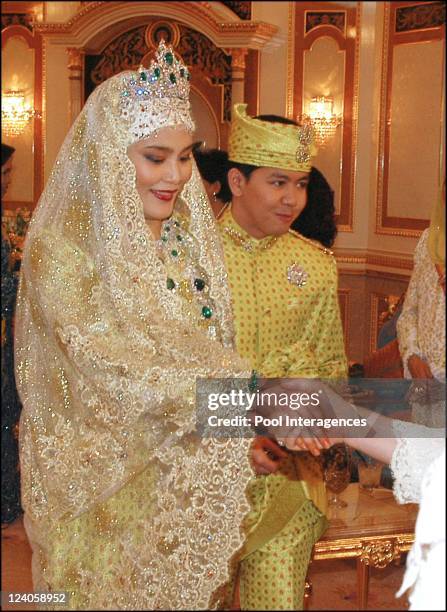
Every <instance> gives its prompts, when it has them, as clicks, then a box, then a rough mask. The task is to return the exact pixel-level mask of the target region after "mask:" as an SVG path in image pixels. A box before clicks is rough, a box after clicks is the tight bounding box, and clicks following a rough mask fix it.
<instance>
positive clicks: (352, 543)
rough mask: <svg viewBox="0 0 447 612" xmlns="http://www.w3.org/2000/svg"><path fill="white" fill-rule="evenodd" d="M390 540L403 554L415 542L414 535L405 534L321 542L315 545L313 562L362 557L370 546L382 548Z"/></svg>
mask: <svg viewBox="0 0 447 612" xmlns="http://www.w3.org/2000/svg"><path fill="white" fill-rule="evenodd" d="M390 539H392V540H394V541H395V542H396V546H398V547H399V550H400V552H401V553H403V552H408V551H409V550H410V548H411V547H412V545H413V542H414V534H413V533H408V532H403V533H397V534H395V535H392V536H390V535H384V536H367V537H358V538H346V539H344V538H339V539H336V540H329V541H327V542H325V541H324V540H320V541H318V542H316V543H315V546H314V550H313V556H312V560H313V561H319V560H322V559H346V558H352V557H361V556H362V554H364V551H365V550H366V549H367V547H368V546H376V547H378V546H380V545H381V543H382V542H384V541H385V542H388V541H389V540H390Z"/></svg>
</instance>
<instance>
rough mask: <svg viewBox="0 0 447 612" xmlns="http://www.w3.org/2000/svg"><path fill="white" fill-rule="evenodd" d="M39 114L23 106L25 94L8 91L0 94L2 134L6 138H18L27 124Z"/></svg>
mask: <svg viewBox="0 0 447 612" xmlns="http://www.w3.org/2000/svg"><path fill="white" fill-rule="evenodd" d="M38 116H39V114H38V113H37V112H36V111H35V110H34V109H32V108H30V107H29V106H28V105H26V104H25V93H24V92H23V91H19V90H12V89H10V90H8V91H6V92H4V93H3V94H2V132H4V133H5V134H6V135H7V136H12V137H14V136H19V135H20V134H22V133H23V132H24V131H25V129H26V127H27V125H28V123H29V122H30V121H31V119H33V118H34V117H38Z"/></svg>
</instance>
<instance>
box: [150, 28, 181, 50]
mask: <svg viewBox="0 0 447 612" xmlns="http://www.w3.org/2000/svg"><path fill="white" fill-rule="evenodd" d="M160 27H164V28H165V29H166V30H168V32H170V33H171V35H172V40H170V41H166V43H167V44H169V45H171V46H172V47H173V48H174V49H175V48H176V47H177V46H178V44H179V42H180V30H179V27H178V25H177V24H176V23H170V22H168V21H166V20H159V21H154V22H153V23H151V24H150V25H149V26H148V27H147V28H146V31H145V33H144V40H145V42H146V45H147V47H148V49H150V50H151V51H154V50H155V49H156V48H157V46H158V45H157V43H156V41H155V40H153V33H154V30H156V29H158V28H160Z"/></svg>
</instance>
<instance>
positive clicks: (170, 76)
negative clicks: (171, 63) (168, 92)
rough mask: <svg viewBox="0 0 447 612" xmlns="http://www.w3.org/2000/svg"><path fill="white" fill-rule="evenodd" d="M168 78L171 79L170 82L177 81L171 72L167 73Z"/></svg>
mask: <svg viewBox="0 0 447 612" xmlns="http://www.w3.org/2000/svg"><path fill="white" fill-rule="evenodd" d="M169 80H170V81H171V83H177V79H176V77H175V74H174V73H173V72H171V74H170V75H169Z"/></svg>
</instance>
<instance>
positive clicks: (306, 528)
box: [219, 208, 346, 610]
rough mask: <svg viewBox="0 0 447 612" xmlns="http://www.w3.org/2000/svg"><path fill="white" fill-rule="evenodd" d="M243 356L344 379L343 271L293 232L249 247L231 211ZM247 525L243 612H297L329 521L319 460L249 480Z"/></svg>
mask: <svg viewBox="0 0 447 612" xmlns="http://www.w3.org/2000/svg"><path fill="white" fill-rule="evenodd" d="M219 229H220V233H221V237H222V240H223V244H224V253H225V265H226V269H227V272H228V278H229V284H230V289H231V296H232V305H233V312H234V317H235V327H236V343H237V348H238V352H239V353H240V354H241V355H242V356H244V357H247V358H248V359H249V360H250V363H251V365H252V367H253V368H254V369H255V370H256V371H257V372H259V374H260V375H261V376H264V377H272V378H274V377H288V378H293V377H323V378H328V377H329V378H335V377H344V376H346V357H345V351H344V343H343V333H342V327H341V320H340V313H339V306H338V298H337V270H336V263H335V259H334V257H333V256H332V254H331V252H330V251H328V250H327V249H325V248H323V247H321V245H319V244H318V243H315V242H313V241H311V240H308V239H306V238H304V237H302V236H300V235H299V234H297V233H295V232H292V231H291V232H289V233H287V234H285V235H283V236H281V237H278V238H275V237H271V236H270V237H266V238H263V239H261V240H257V239H255V238H252V237H251V236H250V235H249V234H247V232H245V231H244V230H243V229H242V228H241V227H240V226H239V225H238V224H237V223H236V221H235V220H234V218H233V216H232V213H231V208H229V209H227V210H226V211H225V212H224V214H223V215H222V216H221V218H220V219H219ZM249 498H250V502H251V506H252V510H251V512H250V514H249V515H248V517H247V519H246V520H245V523H244V526H245V530H246V534H247V539H246V541H245V545H244V548H243V552H242V555H241V558H242V562H241V564H240V575H239V578H240V600H241V608H242V609H244V610H299V609H302V606H303V594H304V583H305V577H306V573H307V567H308V563H309V558H310V553H311V550H312V547H313V544H314V543H315V541H316V540H317V539H318V538H319V537H320V536H321V534H322V533H323V531H324V529H325V527H326V519H325V516H324V512H325V509H326V496H325V491H324V485H323V480H322V474H321V470H320V465H319V463H318V461H316V460H315V459H313V457H311V456H310V454H308V453H300V456H299V458H296V456H295V457H293V456H289V458H288V459H287V460H285V461H284V462H283V464H282V466H281V469H280V471H279V472H277V473H276V474H271V475H269V476H261V477H258V478H256V479H253V480H252V481H251V483H250V486H249Z"/></svg>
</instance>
